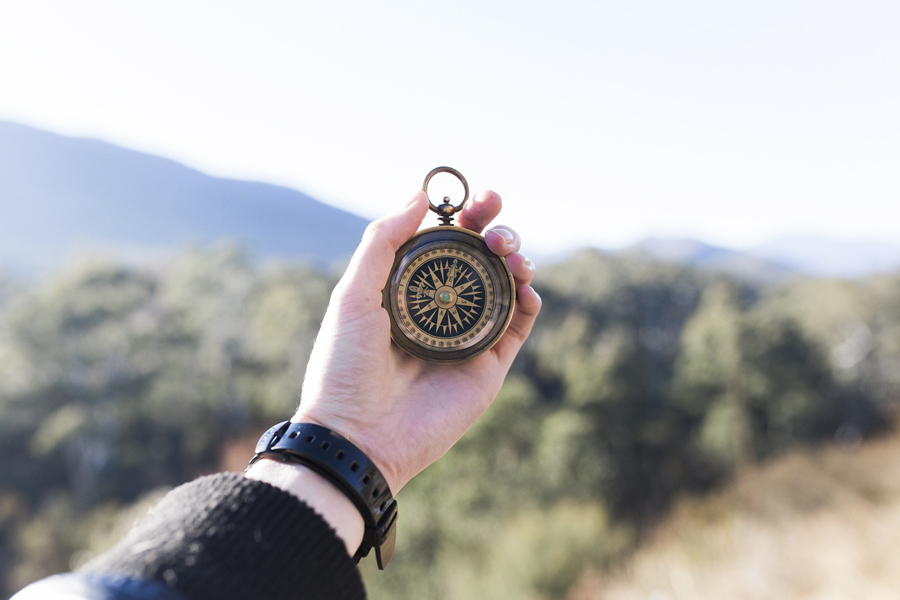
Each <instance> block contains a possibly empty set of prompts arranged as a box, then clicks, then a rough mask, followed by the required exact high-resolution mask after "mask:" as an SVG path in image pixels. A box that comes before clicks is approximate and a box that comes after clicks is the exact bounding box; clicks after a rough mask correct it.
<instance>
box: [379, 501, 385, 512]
mask: <svg viewBox="0 0 900 600" xmlns="http://www.w3.org/2000/svg"><path fill="white" fill-rule="evenodd" d="M386 506H387V502H382V503H381V506H379V507H378V510H379V511H380V512H384V509H385V507H386Z"/></svg>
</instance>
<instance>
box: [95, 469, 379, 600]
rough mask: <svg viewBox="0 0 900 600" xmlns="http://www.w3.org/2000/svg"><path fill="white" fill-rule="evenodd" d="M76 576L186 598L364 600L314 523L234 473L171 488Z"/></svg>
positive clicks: (289, 501)
mask: <svg viewBox="0 0 900 600" xmlns="http://www.w3.org/2000/svg"><path fill="white" fill-rule="evenodd" d="M82 571H84V572H87V573H98V574H115V575H120V576H124V577H131V578H136V579H143V580H155V581H160V582H164V583H165V584H166V585H167V586H168V587H170V588H173V589H176V590H178V591H180V592H181V593H182V594H184V595H185V596H187V597H188V598H190V600H220V599H222V598H229V599H232V600H258V599H260V598H266V599H267V600H282V599H293V598H296V599H298V600H317V599H320V598H321V599H323V600H324V599H329V600H331V599H347V600H351V599H352V600H359V599H362V598H365V590H364V588H363V585H362V580H361V578H360V575H359V571H358V570H357V568H356V565H355V564H354V563H353V560H352V559H351V558H350V556H349V555H348V554H347V549H346V548H345V546H344V543H343V542H342V541H341V540H340V538H338V537H337V535H336V534H335V532H334V530H333V529H332V528H331V527H330V526H329V525H328V524H327V523H326V522H325V520H324V519H322V517H320V516H319V515H318V514H317V513H316V512H315V511H313V510H312V509H311V508H309V507H308V506H306V505H305V504H303V503H302V502H301V501H300V500H299V499H297V498H296V497H295V496H293V495H292V494H289V493H288V492H285V491H284V490H281V489H279V488H277V487H275V486H272V485H269V484H268V483H264V482H261V481H256V480H253V479H248V478H246V477H244V476H242V475H238V474H234V473H227V474H221V475H211V476H208V477H202V478H200V479H197V480H196V481H193V482H191V483H187V484H185V485H183V486H181V487H178V488H176V489H175V490H173V491H172V492H170V493H169V494H168V495H167V496H166V497H165V498H163V500H162V501H161V502H160V503H159V504H158V505H157V506H156V507H155V508H154V509H153V510H151V511H150V513H149V514H148V515H147V516H146V517H145V518H144V519H143V520H142V521H140V522H139V523H138V524H137V525H135V527H134V528H133V529H132V530H131V531H130V532H129V533H128V535H126V536H125V538H124V539H123V540H122V541H121V542H120V543H119V544H118V545H117V546H116V547H115V548H113V549H112V550H110V551H109V552H107V553H105V554H103V555H101V556H99V557H98V558H96V559H94V560H93V561H91V562H90V563H88V564H87V565H85V567H84V568H83V569H82Z"/></svg>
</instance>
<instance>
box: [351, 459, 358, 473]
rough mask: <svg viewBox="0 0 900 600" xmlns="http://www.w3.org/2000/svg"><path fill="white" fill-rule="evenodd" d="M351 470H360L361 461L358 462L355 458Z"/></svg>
mask: <svg viewBox="0 0 900 600" xmlns="http://www.w3.org/2000/svg"><path fill="white" fill-rule="evenodd" d="M350 470H351V471H353V472H354V473H356V472H357V471H359V463H358V462H356V461H355V460H354V461H353V462H352V463H350Z"/></svg>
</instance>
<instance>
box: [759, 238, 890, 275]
mask: <svg viewBox="0 0 900 600" xmlns="http://www.w3.org/2000/svg"><path fill="white" fill-rule="evenodd" d="M747 253H748V254H749V255H750V256H753V257H755V258H758V259H760V260H764V261H768V262H770V263H773V264H777V265H781V266H783V267H785V268H787V269H791V270H794V271H799V272H801V273H804V274H806V275H812V276H815V277H843V278H854V277H865V276H866V275H871V274H873V273H898V272H900V245H897V244H886V243H879V242H835V241H830V240H822V239H817V238H810V237H795V238H782V239H777V240H773V241H771V242H768V243H766V244H762V245H760V246H756V247H755V248H751V249H750V250H748V251H747Z"/></svg>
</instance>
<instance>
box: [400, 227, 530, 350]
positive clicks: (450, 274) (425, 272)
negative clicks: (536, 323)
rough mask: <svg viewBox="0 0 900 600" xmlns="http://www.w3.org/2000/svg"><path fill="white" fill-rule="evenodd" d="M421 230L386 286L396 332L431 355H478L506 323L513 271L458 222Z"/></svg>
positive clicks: (409, 345) (407, 344) (406, 346)
mask: <svg viewBox="0 0 900 600" xmlns="http://www.w3.org/2000/svg"><path fill="white" fill-rule="evenodd" d="M422 233H423V234H425V235H421V234H420V235H419V236H417V237H416V238H413V239H412V240H410V241H409V242H407V245H406V246H405V247H404V248H401V250H400V252H398V261H397V264H395V269H394V271H393V275H392V277H391V280H390V282H389V285H388V287H387V288H386V289H385V307H388V306H389V307H390V310H391V313H392V328H391V335H392V337H393V338H394V341H396V342H397V343H398V344H399V345H400V346H401V347H402V348H404V349H405V350H407V352H410V353H411V354H414V355H416V356H419V357H420V358H424V359H426V360H434V361H440V362H444V361H459V360H465V359H467V358H471V357H474V356H476V355H477V354H480V353H481V352H483V351H485V350H487V349H488V348H490V346H491V345H493V343H494V342H495V341H496V340H497V339H498V338H499V336H500V335H501V334H502V333H503V331H504V330H505V329H506V326H507V324H508V322H509V316H510V313H511V306H512V302H511V297H512V294H513V293H514V292H513V286H512V278H511V275H509V271H508V269H507V268H506V264H505V262H503V260H502V259H500V258H498V257H497V256H496V255H494V254H493V253H492V252H490V250H488V248H487V246H486V245H485V244H484V241H483V239H482V238H481V237H480V236H478V235H476V234H473V233H471V232H468V231H465V230H462V229H460V228H457V227H441V228H435V229H434V230H430V231H425V232H422Z"/></svg>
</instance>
